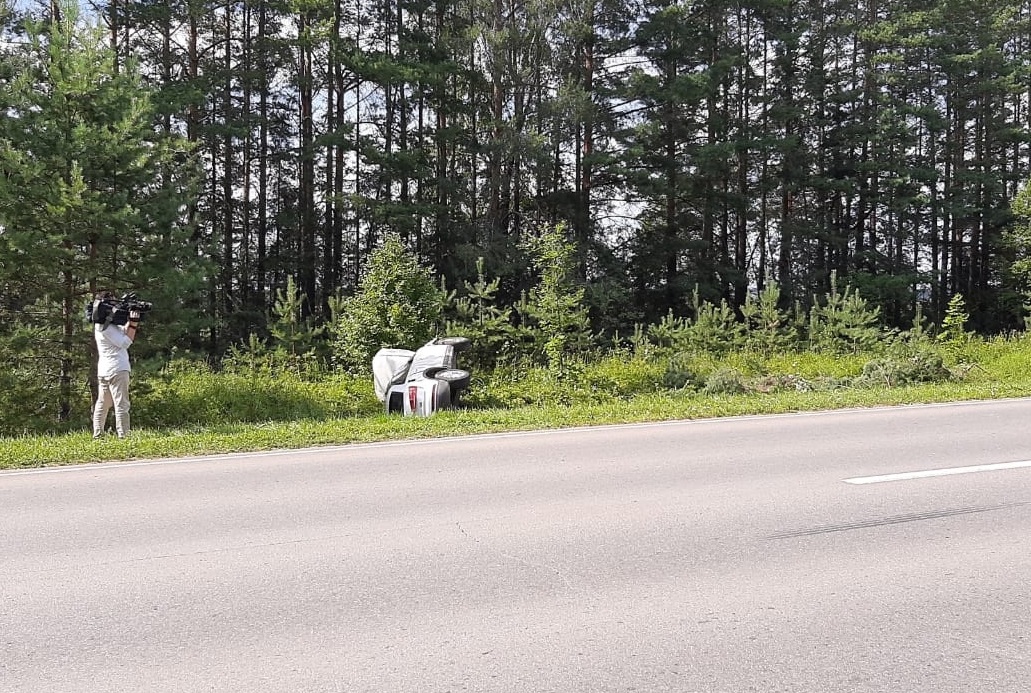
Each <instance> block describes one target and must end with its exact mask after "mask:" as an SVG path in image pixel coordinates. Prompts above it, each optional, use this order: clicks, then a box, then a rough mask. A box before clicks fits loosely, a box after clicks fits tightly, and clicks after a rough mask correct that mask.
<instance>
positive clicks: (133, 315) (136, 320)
mask: <svg viewBox="0 0 1031 693" xmlns="http://www.w3.org/2000/svg"><path fill="white" fill-rule="evenodd" d="M138 329H140V314H139V312H138V311H135V310H134V311H132V312H130V313H129V324H128V325H126V326H125V334H127V335H128V336H129V339H131V340H133V341H134V342H135V341H136V330H138Z"/></svg>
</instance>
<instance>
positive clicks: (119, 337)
mask: <svg viewBox="0 0 1031 693" xmlns="http://www.w3.org/2000/svg"><path fill="white" fill-rule="evenodd" d="M127 329H128V326H127V325H108V326H107V328H106V329H105V328H104V326H103V325H93V338H94V339H95V340H96V341H97V354H98V356H99V359H98V360H97V377H98V378H110V377H111V376H113V375H114V374H115V373H118V372H119V371H127V370H129V347H130V346H132V339H130V338H129V335H128V334H126V330H127Z"/></svg>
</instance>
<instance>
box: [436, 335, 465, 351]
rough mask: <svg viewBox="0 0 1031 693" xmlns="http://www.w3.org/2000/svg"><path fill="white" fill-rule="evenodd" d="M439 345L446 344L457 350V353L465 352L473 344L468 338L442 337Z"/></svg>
mask: <svg viewBox="0 0 1031 693" xmlns="http://www.w3.org/2000/svg"><path fill="white" fill-rule="evenodd" d="M437 344H446V345H448V346H449V347H451V348H453V349H454V350H455V353H459V352H462V351H465V350H466V349H468V348H469V347H470V346H472V342H471V341H469V338H468V337H441V338H440V339H438V340H437Z"/></svg>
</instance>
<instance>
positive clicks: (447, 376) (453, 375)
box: [433, 368, 469, 390]
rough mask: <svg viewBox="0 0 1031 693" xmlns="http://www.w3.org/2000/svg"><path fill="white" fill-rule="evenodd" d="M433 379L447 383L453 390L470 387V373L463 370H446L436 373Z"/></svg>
mask: <svg viewBox="0 0 1031 693" xmlns="http://www.w3.org/2000/svg"><path fill="white" fill-rule="evenodd" d="M433 377H434V378H436V379H437V380H443V381H444V382H446V383H447V384H448V385H450V386H451V389H452V390H461V389H463V388H466V387H469V371H463V370H462V369H461V368H445V369H444V370H442V371H438V372H436V373H434V374H433Z"/></svg>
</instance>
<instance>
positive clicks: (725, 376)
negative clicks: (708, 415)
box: [702, 368, 747, 396]
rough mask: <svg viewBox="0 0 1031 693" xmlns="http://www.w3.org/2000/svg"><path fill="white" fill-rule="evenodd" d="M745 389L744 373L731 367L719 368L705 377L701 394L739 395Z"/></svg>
mask: <svg viewBox="0 0 1031 693" xmlns="http://www.w3.org/2000/svg"><path fill="white" fill-rule="evenodd" d="M745 390H747V387H746V385H745V378H744V375H742V373H741V372H740V371H737V370H734V369H733V368H720V369H719V370H717V371H715V372H714V373H712V374H710V375H709V377H708V378H706V379H705V385H703V386H702V394H705V395H710V396H712V395H739V394H741V393H743V392H745Z"/></svg>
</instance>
